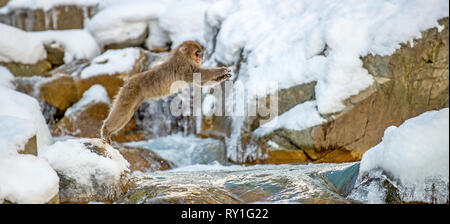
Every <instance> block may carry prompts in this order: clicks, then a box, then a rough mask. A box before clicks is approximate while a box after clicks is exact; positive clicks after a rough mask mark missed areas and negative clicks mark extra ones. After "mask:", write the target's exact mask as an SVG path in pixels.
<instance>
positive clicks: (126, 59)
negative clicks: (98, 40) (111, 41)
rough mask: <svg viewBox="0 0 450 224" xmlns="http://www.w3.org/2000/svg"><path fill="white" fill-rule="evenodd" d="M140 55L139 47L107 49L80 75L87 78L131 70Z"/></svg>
mask: <svg viewBox="0 0 450 224" xmlns="http://www.w3.org/2000/svg"><path fill="white" fill-rule="evenodd" d="M140 56H141V50H139V48H124V49H118V50H107V51H106V52H105V53H103V54H102V55H100V56H97V57H95V58H94V59H93V60H92V62H91V64H90V65H89V66H87V67H86V68H85V69H83V71H82V72H81V75H80V77H81V78H82V79H85V78H89V77H92V76H96V75H105V74H106V75H114V74H119V73H128V72H131V71H132V70H133V67H134V66H135V64H136V61H137V60H138V59H139V57H140Z"/></svg>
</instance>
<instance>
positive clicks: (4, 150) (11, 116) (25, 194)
mask: <svg viewBox="0 0 450 224" xmlns="http://www.w3.org/2000/svg"><path fill="white" fill-rule="evenodd" d="M0 108H2V110H0V127H1V129H0V146H1V147H0V203H3V202H4V201H5V200H8V201H9V202H12V203H45V202H48V201H49V200H50V199H51V198H53V197H54V196H55V195H56V194H57V193H58V183H59V178H58V176H57V174H56V172H55V171H54V170H53V169H52V168H51V167H50V166H49V164H48V163H47V162H46V161H45V160H43V159H40V158H38V157H36V156H33V155H22V154H19V152H21V151H22V150H24V148H25V145H26V143H27V142H28V140H29V139H30V138H31V137H33V136H35V135H37V140H38V142H37V143H38V148H39V149H41V148H42V147H43V146H45V145H47V144H49V142H50V141H51V136H50V132H49V130H48V128H47V125H46V123H45V120H44V118H43V116H42V114H41V112H40V110H39V105H38V103H37V101H36V100H35V99H34V98H32V97H30V96H27V95H25V94H22V93H19V92H16V91H14V90H11V89H8V88H5V87H1V86H0Z"/></svg>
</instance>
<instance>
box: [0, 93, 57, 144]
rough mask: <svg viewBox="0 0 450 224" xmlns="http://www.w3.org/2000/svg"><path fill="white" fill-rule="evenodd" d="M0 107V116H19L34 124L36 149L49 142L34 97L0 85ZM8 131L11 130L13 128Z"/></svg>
mask: <svg viewBox="0 0 450 224" xmlns="http://www.w3.org/2000/svg"><path fill="white" fill-rule="evenodd" d="M0 108H1V110H0V116H10V117H15V118H21V119H23V120H26V123H28V124H29V125H35V126H36V132H35V134H36V135H37V145H38V149H41V148H43V147H45V146H47V145H49V144H51V142H52V136H51V135H50V131H49V129H48V127H47V124H46V123H45V119H44V116H43V115H42V113H41V110H40V106H39V103H38V102H37V100H36V99H34V98H33V97H30V96H28V95H26V94H23V93H20V92H17V91H14V90H12V89H8V88H4V87H1V86H0ZM12 127H14V126H12ZM30 127H31V126H30ZM2 128H3V127H2ZM8 131H11V132H13V131H14V129H13V130H8ZM17 133H20V132H17Z"/></svg>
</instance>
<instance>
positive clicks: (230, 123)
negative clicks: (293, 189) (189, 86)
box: [204, 0, 449, 162]
mask: <svg viewBox="0 0 450 224" xmlns="http://www.w3.org/2000/svg"><path fill="white" fill-rule="evenodd" d="M418 9H420V10H418ZM448 9H449V4H448V1H443V0H435V1H433V2H432V3H430V2H427V3H425V2H423V1H395V2H392V1H375V2H373V1H367V2H361V1H352V0H349V1H334V0H330V1H308V0H305V1H297V0H293V1H283V3H282V4H280V2H279V1H257V0H255V1H252V0H250V1H245V0H242V1H240V0H234V1H226V0H225V1H217V2H215V3H213V4H212V5H211V7H209V8H208V9H207V11H206V16H205V31H204V33H205V40H206V42H207V44H206V48H207V50H208V52H207V54H206V56H207V57H206V58H205V59H206V61H205V62H204V64H205V65H208V66H218V65H223V64H224V65H226V66H231V67H232V69H233V72H234V73H235V74H234V76H233V77H234V78H236V79H237V80H236V81H240V82H242V83H243V85H244V86H245V87H246V88H247V90H248V92H250V93H251V92H256V93H257V96H267V95H268V94H270V93H275V92H277V93H278V95H279V96H280V95H282V92H291V93H292V92H296V93H295V94H297V93H300V92H302V91H303V92H309V88H308V87H309V85H310V84H313V91H312V92H313V94H312V96H311V97H310V98H305V99H303V100H302V101H300V102H296V104H294V105H292V102H295V101H296V100H291V101H290V102H287V101H286V99H287V98H289V97H286V96H283V97H285V98H284V99H280V101H279V102H281V101H283V100H284V101H285V102H287V103H285V105H281V104H280V107H285V108H287V109H290V108H292V109H291V110H293V109H299V108H303V109H306V108H308V110H301V111H302V113H301V114H298V116H292V115H291V116H289V115H290V114H291V113H289V112H286V114H281V116H280V117H278V121H280V122H277V121H276V120H274V121H273V122H272V123H277V124H275V125H272V128H271V129H267V128H266V129H265V130H266V131H263V130H262V129H263V128H264V127H261V129H259V130H258V131H257V133H256V134H267V136H268V137H267V138H266V139H263V140H262V141H260V140H261V138H259V136H257V135H253V137H254V138H255V141H257V147H261V146H263V145H265V144H266V142H267V141H269V140H270V141H273V142H276V143H277V144H278V145H280V146H282V148H285V149H287V150H290V149H297V150H298V149H299V150H309V149H312V153H309V154H308V156H310V157H311V158H314V159H313V160H314V161H321V162H349V161H356V160H359V159H360V158H361V156H362V154H363V153H364V152H365V151H366V150H368V149H369V148H370V147H373V146H374V145H376V144H377V143H378V142H379V141H380V139H381V136H382V132H383V130H384V129H385V128H386V127H387V126H389V125H393V124H399V123H401V122H403V121H404V120H405V119H407V118H410V117H413V116H417V115H418V114H420V113H423V112H425V111H427V110H431V109H436V108H443V107H448V102H446V101H447V100H446V99H447V98H448V93H447V90H446V87H447V88H448V68H447V66H445V65H444V64H445V61H446V60H447V58H448V41H447V40H448V18H446V17H448ZM350 34H351V35H350ZM421 38H422V39H421ZM425 52H433V53H429V54H427V53H425ZM424 55H430V56H424ZM431 55H435V56H431ZM438 64H439V65H438ZM419 68H424V69H425V70H426V71H424V70H420V69H419ZM419 70H420V71H421V72H419ZM405 74H407V75H405ZM425 77H427V78H425ZM425 79H431V80H435V81H425ZM422 80H423V81H422ZM274 83H276V84H277V85H278V89H277V88H272V87H271V85H272V84H274ZM431 83H439V84H438V85H433V84H431ZM302 85H304V86H305V88H298V89H296V90H295V88H296V87H300V86H302ZM291 90H292V91H291ZM299 95H300V94H299ZM390 96H391V97H390ZM392 96H394V97H392ZM428 96H429V97H428ZM250 97H251V96H250ZM233 98H234V97H228V99H225V100H226V101H227V102H228V103H230V104H233V103H234V101H233ZM412 98H413V99H414V101H408V100H407V99H412ZM427 99H432V100H427ZM311 101H312V102H313V103H315V105H316V106H308V104H309V103H310V102H311ZM230 104H229V105H230ZM297 104H299V105H297ZM302 104H305V105H303V106H300V105H302ZM235 106H240V105H235ZM396 107H398V108H396ZM226 109H229V110H232V109H233V107H227V108H226ZM241 109H243V110H244V109H245V108H241ZM285 111H288V110H283V111H282V112H281V113H284V112H285ZM290 112H293V111H290ZM388 114H389V115H391V116H388ZM287 116H289V119H287V118H285V117H287ZM291 118H292V119H295V121H293V122H289V121H290V120H291ZM311 118H317V119H314V120H315V121H318V122H311V121H312V120H311ZM252 119H253V118H243V117H240V116H234V117H232V118H231V119H229V118H228V117H225V118H223V117H216V119H215V120H216V121H215V124H213V125H210V126H212V127H214V126H224V127H225V128H223V129H225V131H224V132H223V133H224V134H226V135H227V139H226V140H227V147H229V148H227V153H228V156H229V158H230V159H231V160H234V161H239V162H244V161H246V160H247V159H250V160H251V159H253V158H254V157H255V155H256V154H255V153H252V152H251V151H252V150H253V149H254V147H255V145H254V144H252V143H253V142H252V141H248V138H249V135H252V131H254V130H255V129H256V128H258V127H259V125H260V123H259V122H258V121H259V120H258V119H254V120H252ZM324 120H326V121H324ZM254 121H255V122H254ZM319 121H321V122H319ZM269 124H271V123H270V122H269V123H266V124H265V125H266V126H268V125H269ZM294 124H297V126H296V127H293V126H295V125H294ZM304 124H308V125H304ZM273 127H275V128H273ZM300 127H301V128H300ZM217 129H219V128H217ZM343 130H345V131H343ZM268 132H269V133H268ZM227 133H230V134H227ZM269 135H270V136H269ZM336 149H339V150H340V151H339V150H336ZM341 149H342V150H341ZM330 151H331V152H334V153H330ZM338 151H339V152H338ZM320 153H322V154H320ZM319 159H320V160H319Z"/></svg>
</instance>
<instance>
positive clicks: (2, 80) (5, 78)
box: [0, 66, 15, 89]
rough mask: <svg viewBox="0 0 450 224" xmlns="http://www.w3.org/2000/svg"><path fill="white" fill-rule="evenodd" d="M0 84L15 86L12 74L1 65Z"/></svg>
mask: <svg viewBox="0 0 450 224" xmlns="http://www.w3.org/2000/svg"><path fill="white" fill-rule="evenodd" d="M0 86H1V87H5V88H10V89H14V88H15V86H14V76H13V74H11V72H10V71H9V70H8V69H7V68H5V67H3V66H0Z"/></svg>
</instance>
